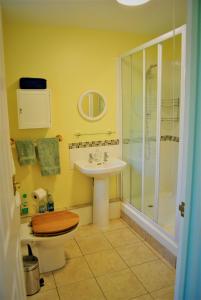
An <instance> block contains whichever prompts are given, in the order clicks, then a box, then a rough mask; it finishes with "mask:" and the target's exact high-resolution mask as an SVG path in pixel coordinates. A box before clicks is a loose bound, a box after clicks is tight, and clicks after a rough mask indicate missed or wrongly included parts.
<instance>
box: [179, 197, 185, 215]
mask: <svg viewBox="0 0 201 300" xmlns="http://www.w3.org/2000/svg"><path fill="white" fill-rule="evenodd" d="M179 211H180V214H181V217H183V218H184V212H185V203H184V202H183V201H182V202H181V203H180V204H179Z"/></svg>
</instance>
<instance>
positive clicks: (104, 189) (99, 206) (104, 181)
mask: <svg viewBox="0 0 201 300" xmlns="http://www.w3.org/2000/svg"><path fill="white" fill-rule="evenodd" d="M108 186H109V178H108V176H106V177H104V178H94V199H93V224H95V225H97V226H99V227H101V228H107V227H108V223H109V195H108Z"/></svg>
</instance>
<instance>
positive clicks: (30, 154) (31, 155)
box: [15, 140, 36, 166]
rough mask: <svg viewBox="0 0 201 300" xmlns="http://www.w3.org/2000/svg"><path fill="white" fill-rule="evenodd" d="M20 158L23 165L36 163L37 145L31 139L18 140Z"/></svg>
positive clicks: (17, 146)
mask: <svg viewBox="0 0 201 300" xmlns="http://www.w3.org/2000/svg"><path fill="white" fill-rule="evenodd" d="M15 144H16V148H17V154H18V160H19V163H20V165H21V166H24V165H33V164H35V163H36V153H35V147H34V144H33V142H32V141H31V140H21V141H16V142H15Z"/></svg>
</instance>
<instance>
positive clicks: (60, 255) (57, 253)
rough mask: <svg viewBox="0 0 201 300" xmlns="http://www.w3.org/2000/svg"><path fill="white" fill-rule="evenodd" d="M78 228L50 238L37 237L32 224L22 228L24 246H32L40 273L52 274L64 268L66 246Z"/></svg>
mask: <svg viewBox="0 0 201 300" xmlns="http://www.w3.org/2000/svg"><path fill="white" fill-rule="evenodd" d="M76 230H77V226H74V227H73V228H71V229H70V231H67V232H64V233H61V234H58V232H57V235H54V234H52V235H50V236H35V235H34V234H33V231H32V226H31V225H30V223H24V224H21V226H20V235H21V243H22V246H25V245H27V244H30V245H31V248H32V251H33V253H34V255H35V256H37V257H38V260H39V269H40V273H45V272H50V271H54V270H57V269H60V268H62V267H63V266H64V265H65V263H66V258H65V251H64V245H65V241H66V240H68V239H69V238H72V237H73V235H74V232H75V231H76Z"/></svg>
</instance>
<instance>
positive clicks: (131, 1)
mask: <svg viewBox="0 0 201 300" xmlns="http://www.w3.org/2000/svg"><path fill="white" fill-rule="evenodd" d="M149 1H150V0H117V2H119V3H120V4H123V5H127V6H138V5H142V4H145V3H147V2H149Z"/></svg>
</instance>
